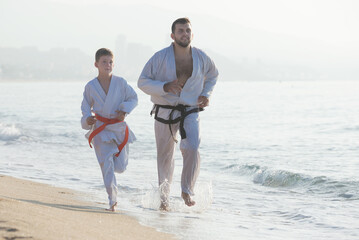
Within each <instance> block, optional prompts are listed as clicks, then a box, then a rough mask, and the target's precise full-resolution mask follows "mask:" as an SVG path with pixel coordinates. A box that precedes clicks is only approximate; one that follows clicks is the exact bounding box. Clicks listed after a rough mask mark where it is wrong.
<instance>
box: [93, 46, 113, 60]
mask: <svg viewBox="0 0 359 240" xmlns="http://www.w3.org/2000/svg"><path fill="white" fill-rule="evenodd" d="M102 56H111V57H113V53H112V51H111V50H110V49H108V48H100V49H99V50H97V52H96V55H95V60H96V62H98V61H99V60H100V58H101V57H102Z"/></svg>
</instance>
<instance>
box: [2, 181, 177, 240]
mask: <svg viewBox="0 0 359 240" xmlns="http://www.w3.org/2000/svg"><path fill="white" fill-rule="evenodd" d="M83 197H84V196H83V195H82V194H81V193H78V192H75V191H72V190H69V189H63V188H57V187H53V186H50V185H46V184H41V183H36V182H32V181H27V180H21V179H16V178H13V177H9V176H3V175H0V237H1V239H44V240H52V239H75V240H76V239H79V240H84V239H94V240H95V239H96V240H102V239H106V240H108V239H121V240H124V239H131V240H137V239H146V240H147V239H148V240H150V239H156V240H162V239H175V238H174V236H172V235H170V234H165V233H160V232H158V231H156V230H155V229H153V228H150V227H145V226H142V225H140V224H139V223H138V221H137V220H136V219H135V218H132V217H130V216H128V215H125V214H124V213H121V211H117V212H115V213H112V212H107V211H105V210H104V208H100V207H98V206H96V205H95V203H91V202H90V201H89V202H86V201H82V200H80V199H83Z"/></svg>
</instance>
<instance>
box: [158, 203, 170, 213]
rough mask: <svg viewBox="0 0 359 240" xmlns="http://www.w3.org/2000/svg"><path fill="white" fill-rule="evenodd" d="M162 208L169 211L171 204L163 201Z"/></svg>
mask: <svg viewBox="0 0 359 240" xmlns="http://www.w3.org/2000/svg"><path fill="white" fill-rule="evenodd" d="M160 210H161V211H166V212H168V211H169V210H170V206H169V204H168V202H162V201H161V206H160Z"/></svg>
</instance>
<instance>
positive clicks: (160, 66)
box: [138, 44, 218, 195]
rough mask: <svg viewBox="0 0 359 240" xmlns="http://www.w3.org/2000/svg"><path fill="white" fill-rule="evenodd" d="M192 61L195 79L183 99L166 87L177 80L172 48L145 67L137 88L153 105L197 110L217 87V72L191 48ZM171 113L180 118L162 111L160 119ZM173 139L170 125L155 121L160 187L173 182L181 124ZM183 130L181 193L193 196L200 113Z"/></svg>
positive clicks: (181, 95)
mask: <svg viewBox="0 0 359 240" xmlns="http://www.w3.org/2000/svg"><path fill="white" fill-rule="evenodd" d="M191 49H192V58H193V72H192V76H191V77H190V78H189V79H188V80H187V82H186V84H185V85H184V87H183V89H182V91H181V93H180V95H175V94H172V93H167V92H165V91H164V89H163V86H164V85H165V84H166V83H168V82H172V81H174V80H175V79H177V75H176V62H175V55H174V48H173V44H171V45H170V46H169V47H167V48H164V49H162V50H161V51H159V52H157V53H155V54H154V55H153V56H152V58H151V59H150V60H149V61H148V62H147V64H146V65H145V67H144V69H143V71H142V73H141V75H140V78H139V80H138V87H139V88H140V89H141V90H142V91H143V92H145V93H146V94H148V95H151V101H152V102H153V103H154V104H155V105H156V104H157V105H171V106H177V105H179V104H182V105H186V106H190V107H187V108H186V110H191V109H193V108H197V107H198V103H197V100H198V97H199V96H205V97H207V98H209V97H210V95H211V93H212V90H213V88H214V86H215V84H216V81H217V77H218V71H217V69H216V67H215V65H214V63H213V61H212V60H211V59H210V58H209V57H208V56H207V55H206V54H205V53H204V52H203V51H201V50H200V49H198V48H195V47H191ZM171 112H172V114H173V115H172V119H174V118H177V117H178V116H180V115H181V113H180V112H179V111H172V110H171V109H165V108H159V110H158V112H157V116H158V117H160V118H163V119H169V115H170V113H171ZM171 126H172V133H173V135H174V136H172V134H171V131H170V129H169V125H168V124H164V123H161V122H159V121H155V136H156V144H157V168H158V180H159V185H161V184H162V183H164V182H165V181H168V182H169V183H171V182H172V175H173V170H174V158H173V155H174V148H175V141H174V137H175V134H176V133H177V131H178V129H179V127H180V123H177V124H173V125H171ZM183 127H184V130H185V132H186V138H185V139H182V140H181V143H180V149H181V152H182V156H183V170H182V177H181V187H182V191H183V192H184V193H187V194H191V195H193V188H194V185H195V182H196V179H197V176H198V174H199V167H200V156H199V152H198V148H199V144H200V133H199V114H198V112H195V113H191V114H189V115H188V116H187V117H186V118H185V120H184V126H183ZM164 190H165V191H166V193H165V194H166V195H167V194H168V193H169V186H168V188H167V187H166V188H165V189H164Z"/></svg>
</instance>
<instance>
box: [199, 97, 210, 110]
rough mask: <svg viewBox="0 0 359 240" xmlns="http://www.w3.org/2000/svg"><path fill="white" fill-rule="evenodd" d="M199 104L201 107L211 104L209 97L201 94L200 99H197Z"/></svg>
mask: <svg viewBox="0 0 359 240" xmlns="http://www.w3.org/2000/svg"><path fill="white" fill-rule="evenodd" d="M197 104H198V106H199V107H201V108H204V107H207V106H208V104H209V99H208V97H205V96H199V97H198V100H197Z"/></svg>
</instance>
